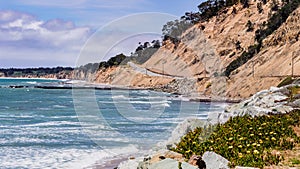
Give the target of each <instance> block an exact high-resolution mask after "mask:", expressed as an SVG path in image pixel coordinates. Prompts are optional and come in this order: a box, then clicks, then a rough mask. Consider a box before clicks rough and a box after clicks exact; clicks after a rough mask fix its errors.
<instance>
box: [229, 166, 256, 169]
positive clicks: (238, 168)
mask: <svg viewBox="0 0 300 169" xmlns="http://www.w3.org/2000/svg"><path fill="white" fill-rule="evenodd" d="M235 169H259V168H254V167H240V166H236V167H235Z"/></svg>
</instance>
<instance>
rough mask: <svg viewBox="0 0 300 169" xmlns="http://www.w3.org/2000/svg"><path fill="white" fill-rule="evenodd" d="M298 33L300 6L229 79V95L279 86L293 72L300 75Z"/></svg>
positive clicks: (252, 92)
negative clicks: (259, 50)
mask: <svg viewBox="0 0 300 169" xmlns="http://www.w3.org/2000/svg"><path fill="white" fill-rule="evenodd" d="M299 34H300V8H298V9H297V10H295V11H294V12H293V13H292V14H291V15H290V16H289V18H288V19H287V21H286V22H285V23H284V24H283V25H282V26H281V27H280V28H279V29H277V30H276V31H275V32H274V33H273V34H272V35H270V36H269V37H267V38H266V39H265V40H264V41H263V49H262V50H261V52H259V53H258V54H257V55H256V56H255V57H253V58H252V59H251V60H249V61H248V62H247V63H246V64H244V65H243V66H242V67H240V68H238V69H237V70H236V71H235V72H234V73H233V75H232V76H231V77H230V80H229V85H228V89H227V91H228V95H229V96H230V97H243V98H245V97H249V96H250V95H252V94H254V93H256V92H258V91H260V90H262V89H267V88H269V87H270V86H277V85H278V84H279V83H280V81H281V80H283V79H284V76H286V75H291V74H292V72H293V73H294V75H300V42H299ZM292 62H293V66H292ZM292 69H293V70H292Z"/></svg>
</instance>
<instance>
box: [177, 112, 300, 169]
mask: <svg viewBox="0 0 300 169" xmlns="http://www.w3.org/2000/svg"><path fill="white" fill-rule="evenodd" d="M299 125H300V110H297V111H293V112H290V113H288V114H284V115H268V116H260V117H254V118H253V117H251V116H243V117H235V118H231V119H230V120H229V121H228V122H226V123H225V124H222V125H221V124H218V125H216V126H208V127H206V128H196V129H195V130H194V131H191V132H189V133H188V134H187V135H186V136H184V137H183V138H182V140H181V141H180V142H179V143H178V144H177V146H176V148H174V149H172V150H173V151H176V152H178V153H181V154H183V155H184V157H185V158H186V159H189V158H190V157H191V156H192V155H193V154H196V155H203V153H204V152H205V151H214V152H216V153H218V154H220V155H221V156H223V157H224V158H226V159H228V160H229V161H230V166H231V167H233V166H237V165H239V166H248V167H260V168H262V167H264V166H272V165H278V164H279V163H280V162H282V161H283V160H284V156H283V154H282V152H283V151H286V150H292V149H293V148H294V147H295V146H296V145H297V144H299V143H300V138H299V137H298V136H297V135H296V133H295V131H294V130H293V127H294V126H299Z"/></svg>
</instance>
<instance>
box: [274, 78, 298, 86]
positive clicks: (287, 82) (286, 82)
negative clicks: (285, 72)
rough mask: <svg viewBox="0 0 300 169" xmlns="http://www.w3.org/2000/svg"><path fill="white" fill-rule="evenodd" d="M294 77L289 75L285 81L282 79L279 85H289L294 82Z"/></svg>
mask: <svg viewBox="0 0 300 169" xmlns="http://www.w3.org/2000/svg"><path fill="white" fill-rule="evenodd" d="M293 81H294V80H293V78H292V76H288V77H286V78H285V79H284V80H283V81H281V82H280V83H279V84H278V86H277V87H282V86H286V85H289V84H292V83H293Z"/></svg>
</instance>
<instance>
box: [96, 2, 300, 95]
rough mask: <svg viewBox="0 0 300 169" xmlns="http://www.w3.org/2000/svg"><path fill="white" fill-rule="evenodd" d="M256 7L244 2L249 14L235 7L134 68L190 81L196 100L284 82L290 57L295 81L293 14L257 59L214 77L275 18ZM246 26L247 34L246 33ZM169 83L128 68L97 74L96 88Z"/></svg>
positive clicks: (298, 52) (298, 27)
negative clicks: (199, 95)
mask: <svg viewBox="0 0 300 169" xmlns="http://www.w3.org/2000/svg"><path fill="white" fill-rule="evenodd" d="M258 3H259V1H250V6H249V8H243V7H242V5H235V6H233V7H230V8H228V9H226V10H224V11H222V13H221V14H220V15H218V16H217V17H213V18H211V19H210V20H209V21H206V22H202V23H199V24H196V25H194V26H193V27H191V28H190V29H188V30H187V31H186V32H185V33H184V34H183V35H182V38H181V42H180V43H179V44H177V45H175V44H173V43H172V42H170V41H166V42H165V44H164V45H163V46H162V47H161V48H160V49H159V50H158V51H157V52H156V53H155V54H154V55H153V56H152V57H151V58H150V59H149V60H148V61H147V62H146V63H144V64H143V65H140V66H141V67H144V68H147V69H149V70H152V71H154V72H158V73H162V74H168V75H171V76H172V75H173V76H181V77H185V78H187V79H194V80H196V83H195V88H197V91H198V92H199V93H200V94H203V95H206V96H212V95H213V96H220V97H229V98H235V99H240V98H246V97H249V96H250V95H252V94H254V93H256V92H258V91H260V90H262V89H268V88H270V86H277V85H278V83H279V82H280V81H281V80H283V79H284V76H286V75H290V74H291V72H292V70H291V67H292V66H291V62H292V57H293V58H294V59H293V62H294V66H293V67H294V71H293V72H294V74H297V75H300V62H299V59H300V58H299V57H300V48H299V47H300V43H299V34H300V33H299V31H300V18H299V17H300V8H298V9H297V10H295V11H294V12H293V13H292V14H291V15H290V16H289V18H288V19H287V21H286V22H285V23H284V24H282V25H281V26H280V28H279V29H277V30H276V31H275V32H273V33H272V34H271V35H270V36H268V37H267V38H266V39H265V40H264V41H263V44H262V49H261V50H260V52H259V53H257V54H256V55H255V56H254V57H253V58H252V59H250V60H249V61H247V63H246V64H244V65H242V66H241V67H239V68H238V69H236V70H235V71H233V72H232V73H231V75H230V76H229V78H228V77H224V76H220V75H221V74H222V73H223V72H224V69H225V68H226V66H228V65H229V63H231V62H232V61H233V60H235V59H236V58H237V57H239V56H240V55H241V54H242V53H243V52H244V51H247V49H248V47H249V46H251V45H254V44H255V43H256V41H255V31H256V30H258V29H263V28H264V27H265V25H266V23H267V21H268V19H269V17H270V16H271V15H272V14H273V13H274V12H275V11H272V10H271V5H272V4H271V3H272V1H268V2H267V4H265V5H262V11H261V12H259V10H258V8H257V5H258ZM281 6H282V2H281V1H279V7H281ZM249 21H250V22H251V28H252V30H248V29H249V26H248V22H249ZM174 79H176V78H171V77H168V78H167V77H153V76H152V77H151V76H148V75H145V74H141V73H137V72H135V71H134V70H133V69H131V68H130V67H128V66H127V67H126V66H125V67H118V68H109V69H107V70H104V71H103V70H101V71H99V72H98V73H97V75H96V82H99V83H111V84H116V85H127V86H139V87H157V86H164V85H165V86H166V85H167V86H168V84H170V85H169V86H174ZM175 81H176V80H175ZM175 83H176V82H175ZM179 83H180V82H179ZM175 86H176V85H175Z"/></svg>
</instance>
